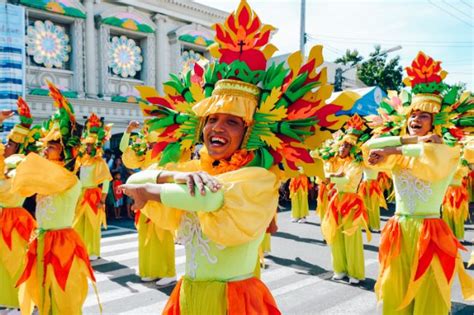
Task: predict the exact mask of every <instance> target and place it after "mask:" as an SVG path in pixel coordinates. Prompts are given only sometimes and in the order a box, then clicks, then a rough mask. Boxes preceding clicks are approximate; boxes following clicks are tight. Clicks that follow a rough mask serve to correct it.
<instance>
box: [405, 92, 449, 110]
mask: <svg viewBox="0 0 474 315" xmlns="http://www.w3.org/2000/svg"><path fill="white" fill-rule="evenodd" d="M442 100H443V99H442V98H441V96H439V95H436V94H416V95H415V96H413V99H412V100H411V105H410V112H412V111H415V110H419V111H422V112H428V113H432V114H435V113H439V111H440V109H441V102H442Z"/></svg>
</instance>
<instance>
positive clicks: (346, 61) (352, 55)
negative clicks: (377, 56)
mask: <svg viewBox="0 0 474 315" xmlns="http://www.w3.org/2000/svg"><path fill="white" fill-rule="evenodd" d="M362 59H364V57H362V56H361V55H359V52H358V51H357V49H354V51H351V50H350V49H347V50H346V54H345V55H344V56H342V57H339V58H337V59H336V60H334V62H335V63H339V64H342V65H345V66H351V67H353V66H355V65H357V64H359V63H360V62H361V61H362Z"/></svg>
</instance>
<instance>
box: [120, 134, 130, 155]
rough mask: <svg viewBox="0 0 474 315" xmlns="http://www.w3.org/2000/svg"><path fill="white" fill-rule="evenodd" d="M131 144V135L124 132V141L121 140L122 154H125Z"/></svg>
mask: <svg viewBox="0 0 474 315" xmlns="http://www.w3.org/2000/svg"><path fill="white" fill-rule="evenodd" d="M129 142H130V133H128V132H126V131H125V132H124V133H123V135H122V139H120V145H119V150H120V152H122V153H125V150H126V149H127V148H128V144H129Z"/></svg>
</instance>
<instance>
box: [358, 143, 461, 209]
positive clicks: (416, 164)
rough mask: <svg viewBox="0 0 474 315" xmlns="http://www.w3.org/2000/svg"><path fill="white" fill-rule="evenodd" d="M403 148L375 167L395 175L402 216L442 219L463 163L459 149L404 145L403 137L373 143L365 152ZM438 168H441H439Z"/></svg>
mask: <svg viewBox="0 0 474 315" xmlns="http://www.w3.org/2000/svg"><path fill="white" fill-rule="evenodd" d="M394 146H401V147H402V153H403V154H402V155H390V156H388V157H386V158H385V160H384V161H382V162H381V163H379V164H377V165H375V166H374V168H377V169H380V170H388V171H391V172H392V178H393V182H394V188H395V198H396V210H395V213H396V214H398V215H406V216H420V217H425V216H429V217H439V214H440V206H441V203H442V201H443V197H444V193H445V192H446V189H447V187H448V185H449V183H450V182H451V180H452V178H453V176H454V173H455V171H456V166H457V163H458V161H459V149H457V148H454V147H450V146H448V145H445V144H434V143H418V144H409V145H402V143H401V139H400V137H383V138H377V139H372V140H369V141H368V142H367V144H366V148H365V150H364V153H365V155H366V156H367V154H368V150H367V149H378V148H385V147H394ZM436 165H438V166H439V167H436Z"/></svg>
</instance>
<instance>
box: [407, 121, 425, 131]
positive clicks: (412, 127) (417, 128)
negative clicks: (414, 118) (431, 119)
mask: <svg viewBox="0 0 474 315" xmlns="http://www.w3.org/2000/svg"><path fill="white" fill-rule="evenodd" d="M410 128H411V129H413V130H420V129H421V128H423V126H422V125H420V124H418V123H411V124H410Z"/></svg>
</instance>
